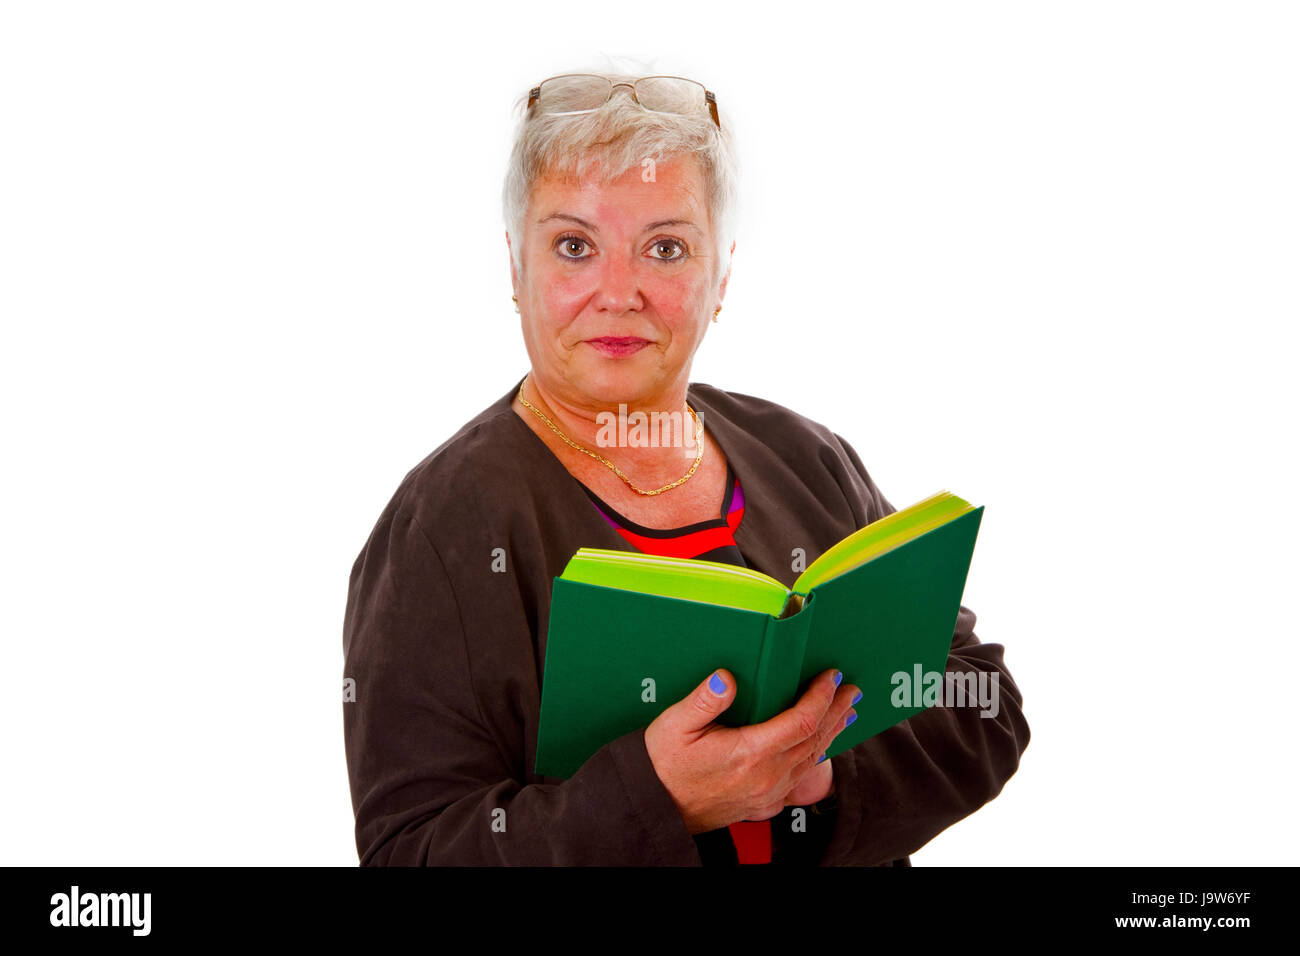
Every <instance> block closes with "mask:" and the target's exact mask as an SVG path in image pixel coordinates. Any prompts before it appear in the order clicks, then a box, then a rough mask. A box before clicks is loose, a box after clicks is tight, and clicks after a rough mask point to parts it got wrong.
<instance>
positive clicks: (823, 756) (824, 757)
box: [817, 754, 826, 763]
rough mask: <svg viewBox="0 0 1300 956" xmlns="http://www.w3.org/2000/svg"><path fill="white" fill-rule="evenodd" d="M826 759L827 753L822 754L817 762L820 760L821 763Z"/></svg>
mask: <svg viewBox="0 0 1300 956" xmlns="http://www.w3.org/2000/svg"><path fill="white" fill-rule="evenodd" d="M825 759H826V755H825V754H822V755H821V756H820V757H818V758H817V762H818V763H821V762H822V761H823V760H825Z"/></svg>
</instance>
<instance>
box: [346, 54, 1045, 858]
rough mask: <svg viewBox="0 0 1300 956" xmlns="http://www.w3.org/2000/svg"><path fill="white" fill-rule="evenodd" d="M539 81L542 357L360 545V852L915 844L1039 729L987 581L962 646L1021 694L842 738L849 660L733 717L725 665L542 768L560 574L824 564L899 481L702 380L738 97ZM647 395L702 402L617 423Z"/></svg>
mask: <svg viewBox="0 0 1300 956" xmlns="http://www.w3.org/2000/svg"><path fill="white" fill-rule="evenodd" d="M521 104H522V105H523V107H524V108H523V116H522V119H521V121H520V125H519V129H518V133H517V137H516V142H515V147H514V151H513V154H512V156H511V160H510V167H509V171H508V174H507V179H506V186H505V191H504V202H505V216H506V225H507V232H506V242H507V245H508V248H509V252H510V258H511V279H512V283H513V286H514V300H515V303H516V308H517V310H518V312H519V315H520V321H521V325H522V330H523V336H524V343H525V345H526V347H527V352H528V357H529V361H530V364H531V367H530V369H529V370H528V372H527V374H526V375H524V376H523V377H522V378H520V379H519V380H518V381H516V382H515V383H514V384H513V385H511V386H510V388H509V389H508V391H506V392H505V394H503V395H502V396H501V397H500V398H499V399H498V400H497V401H496V402H494V403H493V404H492V405H491V406H489V407H488V408H486V409H484V410H483V411H482V412H481V413H480V414H478V415H476V416H475V417H474V418H473V419H471V420H470V421H469V422H467V423H466V424H465V425H464V427H462V428H461V429H460V430H459V431H458V432H457V433H456V434H455V435H453V436H452V437H451V438H449V439H448V440H447V441H445V442H444V443H443V444H442V445H440V446H439V447H438V448H437V449H436V450H434V451H433V452H432V453H431V454H430V455H429V456H428V457H427V458H425V459H424V461H422V462H421V463H420V464H419V465H417V466H416V467H415V468H414V469H413V470H412V471H410V473H408V474H407V475H406V478H405V480H404V481H403V482H402V483H401V485H400V487H399V488H398V489H397V492H396V494H394V496H393V498H392V500H391V502H390V503H389V505H388V507H387V508H386V509H385V510H384V512H383V514H382V515H381V516H380V518H379V521H378V523H377V524H376V526H375V528H374V531H373V532H372V534H371V535H370V538H369V540H368V541H367V543H366V545H365V548H364V549H363V550H362V552H361V554H360V556H359V557H358V558H357V561H356V564H355V565H354V567H353V569H352V574H351V580H350V586H349V591H348V601H347V609H346V614H345V622H344V652H345V668H344V676H345V678H350V679H351V680H352V681H354V682H355V684H354V686H355V699H353V700H349V701H348V702H346V703H345V704H344V732H345V737H346V745H347V759H348V770H349V775H350V780H351V787H352V798H353V806H354V809H355V811H356V839H357V850H358V853H359V855H360V859H361V863H362V864H363V865H370V864H407V865H409V864H636V865H659V864H673V865H700V864H701V863H703V864H721V865H728V864H730V865H735V864H736V863H772V864H776V865H781V864H811V865H816V864H824V865H832V864H856V865H890V864H893V865H908V860H907V855H908V854H909V853H911V852H912V851H914V850H916V849H917V848H918V847H920V846H922V845H923V844H925V843H926V842H927V841H929V840H930V839H931V838H932V837H934V836H935V834H937V833H939V832H940V831H941V830H943V829H944V828H945V827H947V826H949V825H951V824H952V823H954V822H955V821H957V820H960V819H962V818H963V817H965V816H967V815H968V814H970V813H972V812H973V811H975V810H976V809H977V808H978V807H980V806H982V805H983V804H984V803H985V802H987V801H988V800H990V799H992V798H993V797H994V796H996V795H997V794H998V792H999V791H1000V790H1001V788H1002V786H1003V784H1004V783H1005V782H1006V780H1007V779H1008V778H1009V777H1010V776H1011V775H1012V774H1013V773H1014V772H1015V770H1016V768H1017V766H1018V763H1019V758H1020V755H1021V753H1022V752H1023V751H1024V749H1025V746H1026V744H1027V743H1028V740H1029V730H1028V726H1027V724H1026V722H1025V719H1024V717H1023V715H1022V712H1021V708H1020V701H1021V698H1020V694H1019V692H1018V690H1017V689H1016V686H1015V684H1014V683H1013V682H1012V680H1011V675H1010V674H1009V673H1008V672H1007V670H1006V668H1005V666H1004V665H1003V663H1002V648H1001V647H1000V646H999V645H996V644H982V643H980V642H979V641H978V640H977V639H976V637H975V634H974V632H973V630H972V628H973V626H974V623H975V616H974V614H972V613H971V612H970V611H969V610H967V609H966V608H962V609H961V611H960V613H959V615H958V618H957V624H956V631H955V633H954V635H953V641H952V648H951V652H950V656H949V658H948V670H950V671H953V670H967V671H976V672H978V671H989V672H996V673H997V674H998V675H999V679H1000V682H1001V701H1000V708H999V711H998V714H997V716H996V717H995V718H993V719H989V718H987V717H981V715H980V713H979V712H978V711H977V710H975V709H974V708H950V709H943V708H931V709H930V710H927V711H925V712H923V713H921V714H918V715H916V716H914V717H912V718H911V719H909V720H907V721H905V722H903V723H901V724H898V725H896V726H895V727H893V728H891V729H889V730H887V731H885V732H883V733H881V734H878V735H877V736H875V737H873V738H871V739H869V740H867V741H866V742H864V743H862V744H860V745H858V746H856V747H854V748H852V749H851V750H848V751H846V752H844V753H842V754H839V755H838V756H836V757H834V758H833V759H831V760H825V759H823V755H824V753H825V751H826V749H827V747H828V745H829V744H830V743H831V742H832V741H833V740H834V738H835V736H836V735H837V734H838V733H839V732H840V731H841V730H843V728H844V727H845V726H846V724H847V723H849V722H851V721H852V720H853V719H854V716H855V715H854V713H853V710H852V705H853V703H854V702H855V699H856V697H857V696H858V689H857V688H856V687H853V686H852V685H851V684H848V683H844V682H842V680H841V675H840V674H839V673H838V672H837V671H828V672H826V673H824V674H822V675H820V676H819V677H818V678H816V679H815V680H814V681H812V682H811V684H810V686H809V687H808V688H806V689H805V691H804V693H803V695H802V697H800V699H799V700H798V701H797V702H796V703H795V704H794V705H793V706H792V707H791V708H790V709H789V710H787V711H785V712H784V713H782V714H780V715H778V716H777V717H775V718H773V719H772V720H770V721H767V722H765V723H763V724H759V725H755V726H749V727H726V726H723V724H722V723H720V722H718V721H717V718H718V717H720V716H721V715H722V714H723V713H724V712H725V710H726V708H727V707H728V705H729V704H730V702H731V700H732V699H733V697H734V695H735V692H736V687H735V682H734V679H733V677H732V675H731V674H730V673H728V672H727V671H725V670H719V671H716V672H714V673H712V674H702V675H700V684H699V687H698V688H697V689H696V690H695V691H694V692H693V693H692V694H691V695H690V696H688V697H687V698H686V699H684V700H682V701H679V702H676V703H674V704H672V705H671V706H669V707H668V708H667V709H666V710H664V711H663V712H662V713H661V714H660V716H658V717H657V718H656V719H655V720H654V721H653V722H651V723H650V724H649V725H648V726H647V727H645V728H643V729H641V730H638V731H636V732H634V733H629V734H627V735H625V736H623V737H620V738H618V739H616V740H612V741H610V742H609V743H608V744H607V745H606V746H604V747H603V748H601V749H600V750H599V751H598V752H597V753H595V754H594V755H593V756H592V757H591V758H590V759H588V760H587V761H586V763H585V764H583V766H582V767H581V768H580V769H579V770H578V771H577V772H576V773H575V774H574V775H573V776H572V777H570V778H569V779H555V778H550V777H544V776H539V775H538V774H536V773H535V772H534V767H533V759H534V755H535V752H536V745H537V732H538V715H539V703H540V699H541V685H542V676H543V673H542V671H543V661H544V660H545V650H546V629H547V622H548V615H549V610H550V596H551V582H552V580H553V579H554V578H555V577H556V576H558V575H559V574H560V573H561V572H562V570H563V569H564V566H565V564H566V562H567V561H568V560H569V558H571V557H572V556H573V554H574V552H575V551H576V550H577V549H578V548H579V547H582V546H589V547H598V548H611V549H623V550H639V551H645V552H650V553H656V554H671V555H676V556H680V557H695V558H703V559H707V560H711V561H723V562H731V563H734V564H738V565H747V566H750V567H754V568H757V569H759V570H761V571H763V572H766V573H767V574H769V575H772V576H773V577H775V578H777V579H778V580H781V581H782V582H784V583H785V584H787V585H789V584H791V583H793V579H794V578H795V576H796V572H795V570H794V569H793V567H792V562H791V555H792V553H793V552H794V550H795V549H802V550H803V553H804V554H805V555H806V559H807V561H809V562H811V561H812V560H813V559H815V558H816V557H817V555H819V554H820V553H822V552H823V551H824V550H826V549H827V548H828V547H829V546H830V545H832V544H834V543H835V542H837V541H839V540H840V539H841V538H843V537H845V536H846V535H848V534H849V533H850V532H852V531H854V530H856V529H857V528H860V527H862V526H863V525H865V524H867V523H868V522H871V521H874V520H876V519H878V518H881V517H883V516H884V515H886V514H889V513H890V512H891V511H893V508H892V506H891V505H890V504H889V502H888V501H886V500H885V498H884V497H883V496H882V495H881V493H880V492H879V491H878V490H877V488H876V486H875V484H874V483H873V482H872V480H871V478H870V477H869V475H868V474H867V471H866V469H865V468H864V467H863V465H862V462H861V461H860V460H859V458H858V455H857V454H856V453H855V452H854V450H853V449H852V448H851V447H850V446H849V444H848V443H847V442H846V441H844V440H843V439H842V438H840V437H839V436H838V435H836V434H834V433H833V432H831V431H830V430H828V429H827V428H825V427H823V426H821V425H819V424H817V423H815V422H812V421H809V420H808V419H806V418H803V417H801V416H799V415H797V414H795V413H794V412H792V411H789V410H787V409H785V408H782V407H781V406H779V405H776V404H773V403H771V402H766V401H763V400H761V399H758V398H753V397H750V396H747V395H739V394H734V393H730V392H726V391H723V390H721V389H718V388H714V387H712V386H708V385H702V384H699V383H692V382H691V380H690V375H691V361H692V359H693V358H694V356H695V352H696V350H697V349H698V348H699V347H700V343H701V342H702V341H703V340H704V335H705V333H706V332H707V331H708V330H709V328H710V326H711V323H712V322H716V321H717V320H718V316H719V313H720V312H721V309H722V301H723V297H724V295H725V293H726V289H727V280H728V278H729V276H730V253H731V251H732V250H733V249H734V245H733V244H732V242H731V236H732V231H733V222H734V212H735V193H736V190H735V185H734V183H735V175H736V173H735V158H734V149H733V146H732V141H731V135H730V124H729V122H727V121H726V119H725V116H724V115H720V114H719V111H718V108H717V101H716V99H715V97H714V95H713V94H712V93H711V92H709V91H707V90H706V89H705V88H704V87H703V86H701V85H700V84H698V83H696V82H694V81H691V80H686V79H682V78H676V77H649V78H636V77H628V76H606V75H593V74H568V75H564V76H559V77H553V78H551V79H548V80H545V81H543V82H542V83H540V84H539V85H538V86H537V87H535V88H533V89H532V90H530V91H529V94H528V97H527V100H526V103H525V102H524V101H521ZM772 347H776V348H779V347H780V344H779V343H776V344H774V345H773V346H772ZM620 406H622V407H623V408H622V409H620ZM621 410H623V411H627V412H631V413H636V412H641V413H645V414H646V415H647V417H649V416H653V415H654V413H660V414H661V415H663V416H668V418H667V420H673V416H675V420H677V421H682V422H686V423H688V427H686V428H685V429H683V430H682V431H680V432H678V433H677V434H678V436H679V437H680V438H681V441H678V442H671V443H669V444H668V445H665V444H664V443H661V442H660V443H654V444H649V445H646V444H645V443H640V442H631V441H628V442H625V443H623V444H622V445H616V446H611V444H610V442H609V441H608V440H607V439H608V438H609V437H610V430H609V429H608V427H607V425H608V422H609V421H610V419H609V416H610V415H611V414H612V415H617V414H619V412H620V411H621ZM659 420H664V419H659ZM696 438H698V441H695V440H693V439H696Z"/></svg>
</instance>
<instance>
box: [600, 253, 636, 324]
mask: <svg viewBox="0 0 1300 956" xmlns="http://www.w3.org/2000/svg"><path fill="white" fill-rule="evenodd" d="M596 282H597V287H596V306H597V308H599V309H600V310H601V311H603V312H612V313H616V314H621V313H623V312H632V311H635V310H638V309H640V308H641V306H642V305H643V304H644V303H643V299H642V296H641V277H640V274H639V270H638V269H637V267H636V263H633V262H629V261H628V260H626V259H623V258H621V257H618V256H607V257H604V258H603V259H602V260H600V266H599V268H598V269H597V271H596Z"/></svg>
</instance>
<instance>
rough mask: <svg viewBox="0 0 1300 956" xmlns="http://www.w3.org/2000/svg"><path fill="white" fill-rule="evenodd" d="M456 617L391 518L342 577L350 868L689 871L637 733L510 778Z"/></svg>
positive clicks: (416, 529) (442, 585)
mask: <svg viewBox="0 0 1300 956" xmlns="http://www.w3.org/2000/svg"><path fill="white" fill-rule="evenodd" d="M461 611H462V609H461V608H460V607H459V606H458V604H457V594H456V593H455V591H454V589H453V587H452V585H451V583H450V580H449V577H448V574H447V570H446V568H445V567H444V565H443V562H442V559H441V557H440V556H439V554H438V551H437V549H436V548H435V546H434V544H433V542H431V541H430V540H429V538H428V537H427V535H426V534H425V533H424V530H423V528H422V527H421V526H420V525H419V523H418V521H417V520H416V519H415V518H414V517H413V516H412V515H410V514H408V513H406V512H404V511H403V510H402V509H401V507H400V506H398V507H390V509H388V510H387V511H386V512H385V514H384V515H383V516H381V518H380V520H379V523H378V524H377V525H376V527H375V530H374V532H373V533H372V534H371V537H370V540H369V541H368V542H367V544H366V547H365V549H364V550H363V551H362V553H361V555H360V556H359V557H358V558H357V561H356V564H355V565H354V567H353V569H352V574H351V578H350V581H349V588H348V600H347V608H346V611H345V614H344V632H343V646H344V678H345V682H346V680H347V679H348V678H351V679H352V680H353V681H354V682H355V685H354V686H355V695H354V696H355V699H354V700H348V699H347V698H346V695H345V702H344V704H343V708H344V709H343V726H344V741H345V748H346V754H347V764H348V776H349V781H350V785H351V791H352V802H353V809H354V810H355V813H356V841H357V853H358V855H359V857H360V861H361V864H362V865H363V866H366V865H408V866H410V865H462V866H463V865H471V866H472V865H502V864H506V865H584V864H590V865H695V866H698V865H699V864H700V859H699V854H698V852H697V851H696V848H695V842H694V840H693V839H692V838H691V836H690V834H689V833H688V831H687V829H686V826H685V824H684V823H683V821H682V819H681V815H680V813H679V812H678V810H677V808H676V806H675V805H674V803H673V801H672V798H671V796H670V795H669V794H668V791H667V790H666V789H665V788H664V786H663V784H662V783H661V782H660V780H659V778H658V776H657V775H656V774H655V771H654V767H653V765H652V764H651V762H650V758H649V754H648V753H647V752H646V747H645V738H644V731H643V730H638V731H635V732H633V733H629V734H626V735H625V736H623V737H620V738H618V739H616V740H614V741H612V742H611V743H609V744H607V745H606V746H605V747H602V748H601V749H600V750H599V751H598V752H596V753H595V754H594V755H593V756H592V757H591V758H590V759H589V760H588V761H587V762H586V763H585V764H584V765H583V766H582V767H581V768H580V769H579V770H578V772H577V773H576V774H574V776H573V777H571V778H570V779H569V780H566V781H564V782H563V783H558V784H528V785H526V784H525V783H524V782H523V781H521V780H520V779H517V777H516V773H517V771H516V770H512V763H511V757H510V755H509V753H508V750H509V742H506V741H502V740H499V739H497V738H496V737H494V735H493V734H492V733H491V732H489V731H488V730H487V727H488V726H490V725H489V722H488V721H487V720H485V719H484V715H483V713H482V711H481V709H480V708H481V706H482V704H481V703H480V701H479V700H478V698H477V695H476V694H475V691H474V687H473V682H472V681H471V676H470V667H469V657H468V650H467V645H466V634H465V630H464V627H463V625H462V622H461ZM345 686H346V684H345ZM501 706H505V705H501ZM514 766H517V755H515V761H514Z"/></svg>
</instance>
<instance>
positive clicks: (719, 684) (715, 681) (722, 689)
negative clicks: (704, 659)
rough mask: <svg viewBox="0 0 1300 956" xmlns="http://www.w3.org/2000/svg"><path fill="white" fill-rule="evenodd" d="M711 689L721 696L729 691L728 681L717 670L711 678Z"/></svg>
mask: <svg viewBox="0 0 1300 956" xmlns="http://www.w3.org/2000/svg"><path fill="white" fill-rule="evenodd" d="M709 690H711V691H713V693H715V694H717V695H718V696H719V697H721V696H722V695H723V694H725V693H726V692H727V682H726V681H725V680H723V679H722V678H721V677H719V676H718V672H717V671H714V672H713V676H712V677H710V678H709Z"/></svg>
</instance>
